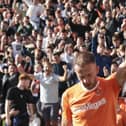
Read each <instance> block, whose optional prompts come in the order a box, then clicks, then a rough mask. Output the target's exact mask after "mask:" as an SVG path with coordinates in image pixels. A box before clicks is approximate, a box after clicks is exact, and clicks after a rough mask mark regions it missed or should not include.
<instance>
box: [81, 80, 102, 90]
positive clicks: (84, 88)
mask: <svg viewBox="0 0 126 126" xmlns="http://www.w3.org/2000/svg"><path fill="white" fill-rule="evenodd" d="M99 83H100V82H99V81H97V83H96V85H95V87H94V88H92V89H87V88H86V87H85V86H84V85H83V83H82V82H80V84H81V87H82V89H83V90H84V91H86V92H92V91H94V90H95V89H96V88H97V87H98V86H99Z"/></svg>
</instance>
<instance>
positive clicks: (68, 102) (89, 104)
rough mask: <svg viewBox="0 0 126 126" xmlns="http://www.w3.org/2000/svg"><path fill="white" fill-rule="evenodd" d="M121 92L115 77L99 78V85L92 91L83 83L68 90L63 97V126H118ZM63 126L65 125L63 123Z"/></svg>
mask: <svg viewBox="0 0 126 126" xmlns="http://www.w3.org/2000/svg"><path fill="white" fill-rule="evenodd" d="M119 91H120V87H119V84H118V83H117V80H116V79H115V77H114V76H111V77H109V78H107V79H104V78H99V77H98V84H97V87H95V88H94V89H93V90H91V91H87V90H84V88H83V87H82V84H81V83H78V84H75V85H74V86H72V87H70V88H69V89H67V90H66V91H65V92H64V94H63V96H62V103H61V106H62V122H64V123H66V122H72V124H70V123H66V124H65V125H63V126H116V105H117V98H118V94H119ZM62 124H63V123H62Z"/></svg>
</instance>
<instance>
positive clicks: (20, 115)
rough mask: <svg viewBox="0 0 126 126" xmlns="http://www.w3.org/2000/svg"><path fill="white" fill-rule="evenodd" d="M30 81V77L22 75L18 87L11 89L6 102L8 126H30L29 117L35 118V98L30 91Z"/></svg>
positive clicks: (6, 121)
mask: <svg viewBox="0 0 126 126" xmlns="http://www.w3.org/2000/svg"><path fill="white" fill-rule="evenodd" d="M30 81H31V77H30V76H29V75H27V74H21V75H20V76H19V82H18V84H17V86H16V87H12V88H10V89H9V91H8V93H7V97H6V102H5V114H6V120H5V123H6V125H8V126H10V125H11V124H13V126H21V125H22V126H28V124H29V116H30V117H32V116H33V97H32V94H31V92H30V90H29V86H30ZM10 112H12V113H13V114H11V113H10ZM28 114H29V116H28ZM12 117H13V118H12ZM11 118H12V122H11Z"/></svg>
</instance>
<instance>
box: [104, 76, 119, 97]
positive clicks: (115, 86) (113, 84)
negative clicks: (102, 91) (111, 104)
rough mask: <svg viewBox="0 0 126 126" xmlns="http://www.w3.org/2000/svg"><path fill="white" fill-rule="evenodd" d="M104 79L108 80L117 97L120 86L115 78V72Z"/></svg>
mask: <svg viewBox="0 0 126 126" xmlns="http://www.w3.org/2000/svg"><path fill="white" fill-rule="evenodd" d="M106 80H107V81H108V82H109V83H108V84H109V87H111V88H112V89H113V91H114V93H115V95H117V97H118V95H119V92H120V90H121V88H120V85H119V83H118V81H117V79H116V74H112V75H110V76H109V77H108V78H106Z"/></svg>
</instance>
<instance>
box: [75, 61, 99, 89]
mask: <svg viewBox="0 0 126 126" xmlns="http://www.w3.org/2000/svg"><path fill="white" fill-rule="evenodd" d="M74 68H75V72H76V74H77V77H78V79H79V80H80V82H81V83H83V85H84V86H85V87H86V88H87V89H92V88H93V87H95V85H96V83H97V74H98V71H99V68H98V66H96V64H94V63H91V64H87V65H85V66H84V67H80V66H79V65H75V67H74Z"/></svg>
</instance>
